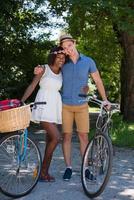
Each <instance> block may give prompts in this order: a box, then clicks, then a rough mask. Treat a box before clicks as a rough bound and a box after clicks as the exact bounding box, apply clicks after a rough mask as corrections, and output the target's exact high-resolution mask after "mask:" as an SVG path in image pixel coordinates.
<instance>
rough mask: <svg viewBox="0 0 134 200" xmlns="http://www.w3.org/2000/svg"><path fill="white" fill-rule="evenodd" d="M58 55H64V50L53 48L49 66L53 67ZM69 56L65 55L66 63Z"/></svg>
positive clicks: (57, 47) (58, 47) (50, 53)
mask: <svg viewBox="0 0 134 200" xmlns="http://www.w3.org/2000/svg"><path fill="white" fill-rule="evenodd" d="M57 54H64V55H65V53H64V50H63V48H62V47H60V46H55V47H53V48H52V49H51V50H50V52H49V55H48V65H53V64H54V62H55V59H56V56H57ZM66 59H67V56H66V55H65V62H66Z"/></svg>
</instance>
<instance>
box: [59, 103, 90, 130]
mask: <svg viewBox="0 0 134 200" xmlns="http://www.w3.org/2000/svg"><path fill="white" fill-rule="evenodd" d="M74 121H75V123H76V127H77V131H78V132H80V133H88V132H89V112H88V104H87V103H86V104H82V105H76V106H72V105H65V104H63V107H62V127H63V132H64V133H72V128H73V123H74Z"/></svg>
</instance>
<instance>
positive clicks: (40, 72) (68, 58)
mask: <svg viewBox="0 0 134 200" xmlns="http://www.w3.org/2000/svg"><path fill="white" fill-rule="evenodd" d="M59 42H60V46H59V47H55V48H53V49H52V50H51V51H50V53H49V55H48V64H47V65H45V67H43V68H42V67H41V66H37V67H35V70H34V73H35V76H34V78H33V81H32V83H31V84H30V85H29V86H28V88H27V89H26V91H25V93H24V95H23V97H22V99H21V100H22V101H25V100H26V99H27V98H28V97H29V96H30V95H31V94H32V92H33V91H34V89H35V87H36V86H37V84H38V83H39V85H40V89H39V91H38V93H37V95H36V99H35V102H44V101H45V102H46V104H45V105H37V108H36V109H34V110H33V111H32V118H33V120H36V121H40V123H41V125H42V127H43V129H44V130H46V132H47V134H46V148H45V154H44V159H43V164H42V170H41V176H40V180H41V181H48V182H52V181H54V180H55V178H54V177H53V176H51V175H50V174H49V172H48V171H49V167H50V162H51V160H52V155H53V152H54V150H55V148H56V146H57V144H58V142H59V139H60V133H59V130H58V129H57V126H56V124H62V128H63V154H64V159H65V164H66V169H65V173H64V175H63V179H64V180H70V178H71V176H72V166H71V138H72V127H73V122H74V121H75V122H76V127H77V132H78V137H79V141H80V152H81V156H83V154H84V151H85V148H86V146H87V144H88V132H89V113H88V104H87V103H85V102H82V101H80V100H81V99H82V97H80V96H79V94H80V93H82V92H87V85H88V78H89V75H90V76H91V77H92V78H93V80H94V82H95V84H96V86H97V89H98V91H99V93H100V95H101V97H102V99H103V101H105V102H106V104H107V107H108V108H109V107H110V103H109V102H108V100H107V97H106V93H105V89H104V86H103V83H102V79H101V78H100V75H99V72H98V70H97V68H96V65H95V62H94V61H93V60H92V59H91V58H90V57H87V56H85V55H83V54H81V53H79V52H78V50H77V49H76V43H75V40H74V39H73V38H72V36H71V35H68V34H64V35H62V36H61V37H60V41H59ZM60 90H61V94H60V92H59V91H60Z"/></svg>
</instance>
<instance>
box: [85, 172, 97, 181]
mask: <svg viewBox="0 0 134 200" xmlns="http://www.w3.org/2000/svg"><path fill="white" fill-rule="evenodd" d="M85 177H86V179H87V180H88V181H96V177H95V176H94V175H93V174H92V173H91V172H90V171H89V169H86V170H85Z"/></svg>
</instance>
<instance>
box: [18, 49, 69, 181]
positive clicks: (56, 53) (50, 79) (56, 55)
mask: <svg viewBox="0 0 134 200" xmlns="http://www.w3.org/2000/svg"><path fill="white" fill-rule="evenodd" d="M64 63H65V54H64V51H63V48H62V47H55V48H53V49H52V50H51V51H50V53H49V56H48V64H45V67H44V68H42V67H41V66H37V69H38V70H39V69H40V71H41V73H40V74H37V75H35V77H34V78H33V81H32V83H31V84H30V85H29V86H28V88H27V89H26V91H25V93H24V95H23V97H22V99H21V100H22V101H25V100H26V99H27V98H28V97H29V96H30V95H31V94H32V92H33V91H34V89H35V87H36V85H37V84H38V83H39V85H40V89H39V91H38V93H37V95H36V98H35V102H46V104H43V105H42V104H39V105H37V108H36V109H33V110H32V120H33V121H38V122H40V123H41V126H42V127H43V129H44V130H45V131H46V132H47V134H46V149H45V155H44V159H43V164H42V171H41V177H40V181H45V182H46V181H49V182H51V181H55V178H54V177H53V176H50V175H49V173H48V171H49V166H50V163H51V159H52V154H53V151H54V150H55V148H56V146H57V144H58V142H59V139H60V133H59V130H58V128H57V126H56V124H61V123H62V101H61V95H60V93H59V90H60V89H61V87H62V74H61V67H62V65H63V64H64Z"/></svg>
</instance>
